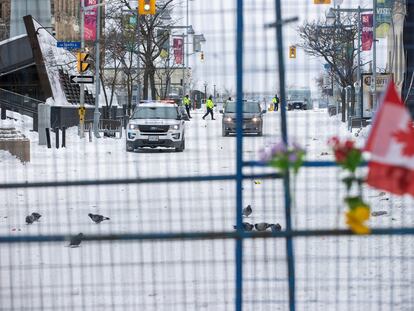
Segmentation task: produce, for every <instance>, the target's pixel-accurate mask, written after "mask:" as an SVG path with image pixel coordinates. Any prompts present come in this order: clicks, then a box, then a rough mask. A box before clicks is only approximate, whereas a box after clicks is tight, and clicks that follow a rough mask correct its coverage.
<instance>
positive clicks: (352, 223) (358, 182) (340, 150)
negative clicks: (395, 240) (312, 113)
mask: <svg viewBox="0 0 414 311" xmlns="http://www.w3.org/2000/svg"><path fill="white" fill-rule="evenodd" d="M328 144H329V145H330V146H331V148H332V150H333V152H334V155H335V161H336V163H337V164H338V165H339V166H340V167H342V169H343V170H344V171H345V172H346V175H345V177H344V178H343V179H342V182H343V183H344V184H345V186H346V190H347V196H346V197H345V199H344V201H345V203H346V205H347V206H348V211H347V212H346V213H345V218H346V224H347V225H348V227H349V228H350V229H351V230H352V231H353V232H354V233H357V234H368V233H370V232H371V230H370V228H369V227H368V226H367V225H366V224H365V222H366V221H368V220H369V216H370V207H369V205H368V204H367V203H365V202H364V201H363V199H362V184H363V183H364V179H363V178H361V177H358V176H357V175H356V170H357V168H358V166H359V165H360V164H361V163H362V150H361V149H359V148H357V147H356V146H355V142H354V141H352V140H349V139H348V140H345V141H341V140H340V139H339V138H338V137H333V138H331V139H330V140H329V142H328ZM353 186H357V189H358V194H357V195H351V190H352V188H353Z"/></svg>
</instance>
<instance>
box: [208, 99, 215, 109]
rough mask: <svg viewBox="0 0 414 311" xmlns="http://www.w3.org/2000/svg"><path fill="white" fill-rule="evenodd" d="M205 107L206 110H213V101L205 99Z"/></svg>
mask: <svg viewBox="0 0 414 311" xmlns="http://www.w3.org/2000/svg"><path fill="white" fill-rule="evenodd" d="M206 107H207V108H210V109H213V108H214V103H213V101H212V100H211V99H207V102H206Z"/></svg>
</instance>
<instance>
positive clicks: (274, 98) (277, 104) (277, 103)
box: [272, 94, 280, 111]
mask: <svg viewBox="0 0 414 311" xmlns="http://www.w3.org/2000/svg"><path fill="white" fill-rule="evenodd" d="M279 102H280V100H279V97H277V94H276V95H275V97H273V99H272V103H273V107H274V110H275V111H278V110H279Z"/></svg>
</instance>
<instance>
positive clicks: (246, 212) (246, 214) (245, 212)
mask: <svg viewBox="0 0 414 311" xmlns="http://www.w3.org/2000/svg"><path fill="white" fill-rule="evenodd" d="M252 212H253V210H252V207H251V206H250V204H249V205H247V206H246V207H245V208H243V212H242V213H243V216H244V217H249V216H250V214H251V213H252Z"/></svg>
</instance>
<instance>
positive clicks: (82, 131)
mask: <svg viewBox="0 0 414 311" xmlns="http://www.w3.org/2000/svg"><path fill="white" fill-rule="evenodd" d="M80 36H81V53H83V51H84V49H85V38H84V36H85V0H82V1H81V27H80ZM81 67H82V66H81ZM80 75H81V76H83V70H82V68H81V72H80ZM79 87H80V93H79V105H80V107H81V109H85V86H84V84H83V83H80V86H79ZM79 127H80V131H79V136H80V138H85V122H84V120H83V119H82V118H81V119H80V120H79Z"/></svg>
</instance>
